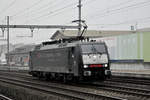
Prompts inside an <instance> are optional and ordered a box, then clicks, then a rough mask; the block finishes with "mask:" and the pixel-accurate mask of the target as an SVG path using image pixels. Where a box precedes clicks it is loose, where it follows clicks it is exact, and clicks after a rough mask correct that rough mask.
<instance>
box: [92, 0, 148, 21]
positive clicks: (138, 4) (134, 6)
mask: <svg viewBox="0 0 150 100" xmlns="http://www.w3.org/2000/svg"><path fill="white" fill-rule="evenodd" d="M147 3H150V1H146V2H142V3H136V4H133V5H129V6H126V7H122V8H118V9H113V10H110V11H109V12H110V13H111V14H112V12H115V11H121V10H124V9H126V10H128V9H131V8H137V7H139V6H142V5H143V6H145V5H147ZM110 13H109V14H110ZM106 14H108V12H104V13H101V14H100V15H101V16H97V17H99V18H100V17H104V16H106ZM98 15H99V14H98ZM94 17H96V16H94Z"/></svg>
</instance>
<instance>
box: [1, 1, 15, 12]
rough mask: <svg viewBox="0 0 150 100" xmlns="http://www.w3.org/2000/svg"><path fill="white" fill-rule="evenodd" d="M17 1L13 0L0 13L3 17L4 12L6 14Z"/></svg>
mask: <svg viewBox="0 0 150 100" xmlns="http://www.w3.org/2000/svg"><path fill="white" fill-rule="evenodd" d="M16 1H17V0H13V1H12V2H11V3H10V4H8V5H7V6H6V7H5V8H3V9H2V10H1V11H0V14H1V15H2V14H3V13H4V12H6V11H7V10H8V9H9V8H10V7H11V6H13V5H14V4H15V2H16Z"/></svg>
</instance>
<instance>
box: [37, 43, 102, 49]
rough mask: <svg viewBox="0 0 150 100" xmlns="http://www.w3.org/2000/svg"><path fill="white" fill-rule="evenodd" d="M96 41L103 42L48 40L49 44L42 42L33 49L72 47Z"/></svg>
mask: <svg viewBox="0 0 150 100" xmlns="http://www.w3.org/2000/svg"><path fill="white" fill-rule="evenodd" d="M97 43H103V44H104V42H95V41H74V42H71V43H68V42H63V43H58V42H56V41H55V42H54V41H52V43H51V42H50V44H48V42H47V44H46V42H45V43H44V44H41V45H38V49H35V50H47V49H55V48H64V47H74V46H76V45H82V44H97ZM45 44H46V45H45Z"/></svg>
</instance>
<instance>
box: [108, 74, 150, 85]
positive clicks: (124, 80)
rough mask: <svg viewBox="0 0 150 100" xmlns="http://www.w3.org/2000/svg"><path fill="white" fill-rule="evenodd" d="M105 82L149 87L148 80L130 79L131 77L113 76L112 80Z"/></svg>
mask: <svg viewBox="0 0 150 100" xmlns="http://www.w3.org/2000/svg"><path fill="white" fill-rule="evenodd" d="M107 81H111V82H121V83H132V84H139V85H150V79H141V78H131V77H119V76H118V77H116V76H113V77H112V79H109V80H107Z"/></svg>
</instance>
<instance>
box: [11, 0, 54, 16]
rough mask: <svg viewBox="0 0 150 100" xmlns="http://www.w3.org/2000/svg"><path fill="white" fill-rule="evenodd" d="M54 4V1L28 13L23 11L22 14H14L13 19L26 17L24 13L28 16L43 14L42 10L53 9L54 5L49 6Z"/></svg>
mask: <svg viewBox="0 0 150 100" xmlns="http://www.w3.org/2000/svg"><path fill="white" fill-rule="evenodd" d="M54 2H56V1H55V0H53V1H50V2H48V3H46V4H45V5H41V6H40V7H38V8H37V9H32V10H30V11H29V12H27V11H24V12H21V13H18V14H14V15H13V17H14V18H18V17H20V16H24V15H26V13H29V14H30V15H31V14H32V15H33V14H35V13H40V12H44V10H45V11H46V10H49V9H50V8H52V7H55V6H56V5H53V6H51V5H52V4H53V3H54ZM45 8H46V9H45Z"/></svg>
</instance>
